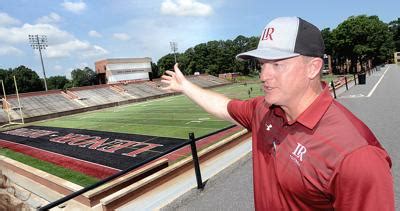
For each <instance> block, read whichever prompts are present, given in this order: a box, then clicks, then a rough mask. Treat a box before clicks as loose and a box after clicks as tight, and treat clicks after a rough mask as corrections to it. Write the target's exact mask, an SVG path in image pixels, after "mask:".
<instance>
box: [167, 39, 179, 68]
mask: <svg viewBox="0 0 400 211" xmlns="http://www.w3.org/2000/svg"><path fill="white" fill-rule="evenodd" d="M169 45H170V46H171V51H172V52H174V57H175V64H176V51H178V43H176V42H169Z"/></svg>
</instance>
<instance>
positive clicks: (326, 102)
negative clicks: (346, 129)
mask: <svg viewBox="0 0 400 211" xmlns="http://www.w3.org/2000/svg"><path fill="white" fill-rule="evenodd" d="M322 87H323V91H322V92H321V93H320V94H319V95H318V97H317V98H316V99H315V100H314V101H313V102H312V103H311V105H309V106H308V107H307V108H306V110H304V111H303V113H301V114H300V116H299V117H297V119H296V120H295V121H293V122H289V123H288V124H289V125H292V124H294V123H295V122H298V123H300V124H302V125H304V126H305V127H307V128H309V129H311V130H312V129H314V127H315V125H317V123H318V122H319V120H321V118H322V116H323V115H324V114H325V112H326V111H327V110H328V108H329V106H330V105H331V103H332V101H333V98H332V95H331V93H330V91H329V86H327V84H326V83H325V82H322ZM270 109H272V110H273V112H274V114H275V115H276V116H280V117H282V118H284V121H285V122H287V119H286V115H285V112H284V111H283V110H282V108H281V107H279V106H275V105H272V106H271V107H270Z"/></svg>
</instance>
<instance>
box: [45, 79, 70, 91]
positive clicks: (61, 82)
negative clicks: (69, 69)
mask: <svg viewBox="0 0 400 211" xmlns="http://www.w3.org/2000/svg"><path fill="white" fill-rule="evenodd" d="M68 83H69V80H68V79H67V77H65V76H51V77H49V78H48V79H47V86H48V89H64V87H65V85H66V84H68Z"/></svg>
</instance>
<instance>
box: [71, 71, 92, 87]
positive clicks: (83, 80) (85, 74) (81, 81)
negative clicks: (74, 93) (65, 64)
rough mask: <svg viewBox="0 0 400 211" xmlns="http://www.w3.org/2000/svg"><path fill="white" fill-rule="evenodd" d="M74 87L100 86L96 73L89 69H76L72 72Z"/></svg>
mask: <svg viewBox="0 0 400 211" xmlns="http://www.w3.org/2000/svg"><path fill="white" fill-rule="evenodd" d="M71 77H72V87H80V86H90V85H95V84H98V81H97V76H96V73H95V72H94V71H93V70H92V69H90V68H89V67H85V68H84V69H83V70H82V69H79V68H78V69H74V70H73V71H72V72H71Z"/></svg>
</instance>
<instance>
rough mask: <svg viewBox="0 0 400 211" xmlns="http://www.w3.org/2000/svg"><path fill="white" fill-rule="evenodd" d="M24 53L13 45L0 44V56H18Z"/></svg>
mask: <svg viewBox="0 0 400 211" xmlns="http://www.w3.org/2000/svg"><path fill="white" fill-rule="evenodd" d="M22 54H23V52H22V51H21V50H19V49H18V48H15V47H13V46H0V56H5V55H12V56H16V55H22Z"/></svg>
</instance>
